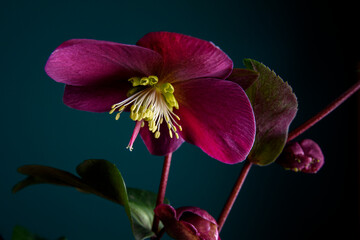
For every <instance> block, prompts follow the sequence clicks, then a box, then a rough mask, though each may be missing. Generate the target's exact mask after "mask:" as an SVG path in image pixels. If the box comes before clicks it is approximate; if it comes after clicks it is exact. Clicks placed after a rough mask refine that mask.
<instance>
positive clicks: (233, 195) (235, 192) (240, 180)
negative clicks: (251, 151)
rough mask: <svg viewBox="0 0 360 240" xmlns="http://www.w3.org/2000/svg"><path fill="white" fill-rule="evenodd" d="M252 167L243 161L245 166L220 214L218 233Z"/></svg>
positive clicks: (249, 163) (248, 162)
mask: <svg viewBox="0 0 360 240" xmlns="http://www.w3.org/2000/svg"><path fill="white" fill-rule="evenodd" d="M251 166H252V163H251V162H250V161H248V160H246V161H245V164H244V166H243V168H242V170H241V172H240V175H239V178H238V180H237V181H236V183H235V185H234V187H233V190H232V192H231V194H230V196H229V198H228V200H227V202H226V204H225V206H224V208H223V210H222V212H221V214H220V217H219V219H218V221H217V222H218V229H219V233H220V231H221V229H222V227H223V226H224V223H225V221H226V218H227V217H228V215H229V213H230V211H231V208H232V206H233V205H234V203H235V200H236V198H237V196H238V194H239V192H240V189H241V187H242V185H243V183H244V181H245V179H246V176H247V175H248V173H249V170H250V167H251Z"/></svg>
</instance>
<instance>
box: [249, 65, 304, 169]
mask: <svg viewBox="0 0 360 240" xmlns="http://www.w3.org/2000/svg"><path fill="white" fill-rule="evenodd" d="M244 64H245V66H246V67H247V68H248V69H250V70H254V71H256V72H258V73H259V74H260V76H259V79H258V80H257V81H255V82H254V83H253V84H252V85H251V86H250V87H249V88H248V89H247V90H246V94H247V95H248V97H249V99H250V101H251V104H252V107H253V109H254V113H255V121H256V137H255V143H254V146H253V148H252V149H251V152H250V154H249V156H248V159H249V160H250V161H251V162H252V163H254V164H257V165H267V164H270V163H272V162H274V161H275V160H276V158H277V157H278V156H279V155H280V153H281V152H282V150H283V148H284V146H285V143H286V140H287V136H288V131H289V125H290V123H291V122H292V120H293V119H294V117H295V115H296V112H297V106H298V104H297V99H296V96H295V94H294V93H293V92H292V89H291V87H290V86H289V84H287V83H286V82H284V81H283V80H282V79H281V78H280V77H279V76H277V75H276V74H275V72H273V71H271V70H270V69H269V68H268V67H266V66H265V65H264V64H262V63H259V62H257V61H255V60H252V59H245V60H244Z"/></svg>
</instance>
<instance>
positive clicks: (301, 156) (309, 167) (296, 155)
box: [276, 139, 324, 173]
mask: <svg viewBox="0 0 360 240" xmlns="http://www.w3.org/2000/svg"><path fill="white" fill-rule="evenodd" d="M276 162H277V163H278V164H280V165H281V166H283V167H284V168H285V169H290V170H293V171H295V172H298V171H301V172H305V173H317V172H318V171H319V170H320V168H321V167H322V166H323V165H324V155H323V153H322V151H321V149H320V147H319V145H317V143H316V142H314V141H313V140H311V139H304V140H302V141H301V142H300V143H298V142H290V143H288V144H287V145H286V146H285V148H284V150H283V152H282V154H281V155H280V157H279V159H278V160H277V161H276Z"/></svg>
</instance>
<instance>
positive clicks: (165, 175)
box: [152, 153, 172, 234]
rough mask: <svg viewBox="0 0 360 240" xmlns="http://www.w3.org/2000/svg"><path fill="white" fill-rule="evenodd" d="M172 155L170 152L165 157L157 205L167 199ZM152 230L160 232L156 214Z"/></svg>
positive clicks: (156, 232)
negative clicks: (166, 193)
mask: <svg viewBox="0 0 360 240" xmlns="http://www.w3.org/2000/svg"><path fill="white" fill-rule="evenodd" d="M171 156H172V153H169V154H168V155H166V156H165V159H164V165H163V170H162V174H161V180H160V185H159V191H158V196H157V199H156V206H158V205H160V204H162V203H163V202H164V199H165V192H166V185H167V182H168V178H169V171H170V165H171ZM152 230H153V232H154V233H155V234H158V232H159V218H158V217H156V216H154V221H153V226H152Z"/></svg>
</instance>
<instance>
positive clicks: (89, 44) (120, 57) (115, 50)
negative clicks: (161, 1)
mask: <svg viewBox="0 0 360 240" xmlns="http://www.w3.org/2000/svg"><path fill="white" fill-rule="evenodd" d="M161 65H162V58H161V56H160V55H159V54H158V53H156V52H154V51H152V50H150V49H146V48H142V47H139V46H134V45H126V44H120V43H114V42H107V41H98V40H90V39H73V40H69V41H66V42H64V43H63V44H61V45H60V46H59V47H58V48H57V49H56V50H55V51H54V52H53V53H52V54H51V55H50V57H49V59H48V61H47V63H46V66H45V71H46V73H47V74H48V75H49V76H50V77H51V78H52V79H54V80H55V81H57V82H61V83H66V84H69V85H74V86H85V85H94V84H103V83H106V82H109V81H114V80H127V79H128V78H131V77H134V76H140V77H141V76H149V75H154V74H156V73H157V71H158V69H160V68H161Z"/></svg>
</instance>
